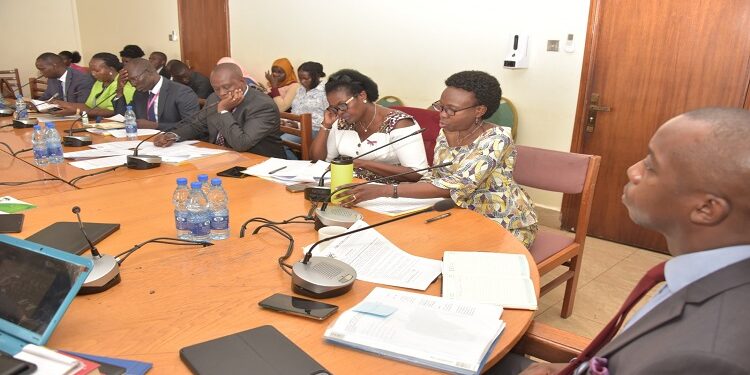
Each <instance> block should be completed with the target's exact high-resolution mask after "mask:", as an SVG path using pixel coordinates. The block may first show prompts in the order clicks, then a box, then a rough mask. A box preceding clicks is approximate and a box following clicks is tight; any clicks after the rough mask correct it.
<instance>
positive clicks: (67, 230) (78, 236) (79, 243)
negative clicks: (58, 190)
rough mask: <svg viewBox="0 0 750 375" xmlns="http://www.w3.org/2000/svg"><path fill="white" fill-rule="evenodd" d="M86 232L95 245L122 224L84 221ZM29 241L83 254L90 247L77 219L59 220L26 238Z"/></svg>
mask: <svg viewBox="0 0 750 375" xmlns="http://www.w3.org/2000/svg"><path fill="white" fill-rule="evenodd" d="M83 228H84V229H85V230H86V234H88V235H89V238H90V239H91V243H93V244H94V245H96V244H98V243H99V242H101V241H102V240H103V239H105V238H107V236H109V235H110V234H112V233H114V232H115V231H116V230H118V229H120V224H107V223H83ZM26 240H27V241H31V242H36V243H38V244H42V245H47V246H50V247H54V248H55V249H58V250H62V251H67V252H69V253H73V254H81V253H83V252H85V251H86V250H88V249H89V248H90V246H89V243H88V241H86V238H85V237H83V233H81V228H80V226H79V224H78V222H76V221H58V222H57V223H54V224H52V225H50V226H48V227H46V228H44V229H42V230H40V231H38V232H36V233H34V234H32V235H31V236H29V237H28V238H26Z"/></svg>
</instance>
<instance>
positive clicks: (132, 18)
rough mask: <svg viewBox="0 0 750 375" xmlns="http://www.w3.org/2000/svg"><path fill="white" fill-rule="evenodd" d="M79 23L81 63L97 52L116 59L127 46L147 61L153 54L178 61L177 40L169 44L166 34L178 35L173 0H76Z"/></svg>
mask: <svg viewBox="0 0 750 375" xmlns="http://www.w3.org/2000/svg"><path fill="white" fill-rule="evenodd" d="M76 2H77V4H78V23H79V28H80V31H81V45H82V46H83V47H82V48H83V51H82V53H83V54H84V61H86V62H88V59H89V58H90V57H91V55H93V54H96V53H98V52H110V53H114V54H115V55H119V52H120V50H122V47H124V46H125V45H127V44H137V45H138V46H140V47H141V48H142V49H143V51H144V52H146V58H148V55H149V54H150V53H151V52H153V51H161V52H164V53H166V54H167V57H168V58H169V59H179V58H180V42H179V40H177V41H174V42H171V41H169V33H171V32H172V30H174V31H175V32H176V33H178V34H179V32H180V30H179V21H178V17H177V1H176V0H129V1H114V0H77V1H76Z"/></svg>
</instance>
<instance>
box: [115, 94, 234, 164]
mask: <svg viewBox="0 0 750 375" xmlns="http://www.w3.org/2000/svg"><path fill="white" fill-rule="evenodd" d="M217 105H219V102H218V101H217V102H216V103H212V104H211V105H207V106H205V107H203V109H201V110H200V111H198V112H196V113H194V114H193V115H192V116H189V117H185V118H184V119H182V120H180V121H178V122H177V123H176V124H175V126H174V128H172V129H175V128H177V127H178V126H180V125H182V124H184V123H186V122H188V121H190V122H191V123H192V122H193V121H195V120H196V119H198V116H200V115H201V113H206V111H207V110H208V109H210V108H213V107H216V106H217ZM164 133H168V131H166V130H162V131H160V132H158V133H156V134H152V135H149V136H148V137H146V138H145V139H143V140H142V141H141V142H140V143H138V145H136V146H135V148H134V149H133V155H128V159H127V166H128V168H130V169H138V170H143V169H151V168H156V167H158V166H160V165H161V156H156V155H138V148H139V147H141V145H142V144H143V142H146V141H148V140H149V139H151V138H153V137H156V136H157V135H159V134H164Z"/></svg>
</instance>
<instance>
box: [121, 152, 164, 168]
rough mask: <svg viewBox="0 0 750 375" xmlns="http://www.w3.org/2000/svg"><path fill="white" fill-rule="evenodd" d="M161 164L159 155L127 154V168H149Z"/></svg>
mask: <svg viewBox="0 0 750 375" xmlns="http://www.w3.org/2000/svg"><path fill="white" fill-rule="evenodd" d="M160 165H161V157H160V156H154V155H128V168H130V169H139V170H143V169H151V168H156V167H158V166H160Z"/></svg>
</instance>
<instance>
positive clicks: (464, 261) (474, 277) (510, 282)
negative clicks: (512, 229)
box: [443, 251, 537, 310]
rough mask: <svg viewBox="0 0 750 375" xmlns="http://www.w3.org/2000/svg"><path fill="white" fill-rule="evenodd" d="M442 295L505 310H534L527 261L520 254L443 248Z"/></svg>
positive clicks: (534, 302) (534, 300) (534, 295)
mask: <svg viewBox="0 0 750 375" xmlns="http://www.w3.org/2000/svg"><path fill="white" fill-rule="evenodd" d="M443 297H445V298H449V299H457V300H461V301H472V302H480V303H491V304H494V305H500V306H503V307H504V308H506V309H525V310H536V309H537V301H536V293H535V292H534V284H533V283H532V282H531V277H530V276H529V262H528V261H527V260H526V256H524V255H523V254H504V253H490V252H479V251H476V252H475V251H446V252H445V253H444V254H443Z"/></svg>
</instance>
